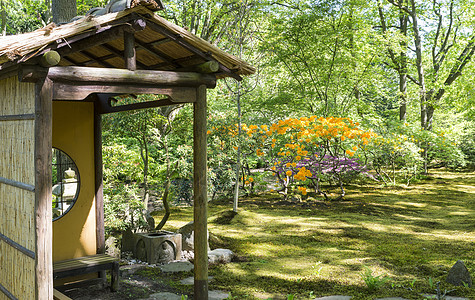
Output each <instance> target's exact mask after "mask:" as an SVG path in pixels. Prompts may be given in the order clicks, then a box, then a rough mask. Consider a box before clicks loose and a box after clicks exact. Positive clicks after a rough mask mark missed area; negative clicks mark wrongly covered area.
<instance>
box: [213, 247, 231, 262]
mask: <svg viewBox="0 0 475 300" xmlns="http://www.w3.org/2000/svg"><path fill="white" fill-rule="evenodd" d="M233 257H234V253H233V252H232V251H231V250H229V249H214V250H213V251H210V252H208V261H209V263H210V264H219V263H222V264H227V263H230V262H231V260H232V259H233Z"/></svg>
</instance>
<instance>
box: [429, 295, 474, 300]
mask: <svg viewBox="0 0 475 300" xmlns="http://www.w3.org/2000/svg"><path fill="white" fill-rule="evenodd" d="M422 296H424V297H426V298H427V299H437V295H435V294H434V295H422ZM444 299H445V300H469V299H468V298H464V297H455V296H445V298H444Z"/></svg>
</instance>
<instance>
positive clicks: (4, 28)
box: [0, 0, 7, 36]
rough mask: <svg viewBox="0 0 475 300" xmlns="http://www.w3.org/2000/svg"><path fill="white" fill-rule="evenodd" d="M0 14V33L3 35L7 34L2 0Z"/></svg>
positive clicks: (1, 1) (5, 15)
mask: <svg viewBox="0 0 475 300" xmlns="http://www.w3.org/2000/svg"><path fill="white" fill-rule="evenodd" d="M0 14H1V20H2V24H1V25H0V31H1V33H0V35H2V36H5V35H7V12H6V10H5V3H3V0H0Z"/></svg>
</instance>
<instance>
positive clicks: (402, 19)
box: [399, 0, 408, 122]
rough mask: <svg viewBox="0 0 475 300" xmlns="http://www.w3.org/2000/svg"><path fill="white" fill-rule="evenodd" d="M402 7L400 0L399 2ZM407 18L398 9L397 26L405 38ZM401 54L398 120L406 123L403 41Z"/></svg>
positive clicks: (405, 56)
mask: <svg viewBox="0 0 475 300" xmlns="http://www.w3.org/2000/svg"><path fill="white" fill-rule="evenodd" d="M399 3H400V5H401V6H402V5H403V3H402V0H399ZM407 22H408V17H407V15H406V14H405V12H404V11H403V10H402V8H400V9H399V25H400V32H401V34H402V35H403V36H404V37H406V36H407ZM400 45H401V48H402V50H401V52H400V53H399V60H400V62H399V120H400V121H402V122H405V121H406V118H407V54H406V51H407V42H406V41H405V40H404V39H403V41H402V42H401V43H400Z"/></svg>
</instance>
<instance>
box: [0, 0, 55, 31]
mask: <svg viewBox="0 0 475 300" xmlns="http://www.w3.org/2000/svg"><path fill="white" fill-rule="evenodd" d="M1 10H4V12H5V16H6V28H5V29H6V34H7V35H11V34H18V33H25V32H30V31H33V30H36V29H38V28H40V27H43V26H45V25H46V24H48V22H49V19H48V18H49V11H48V7H47V6H46V3H45V2H44V1H37V0H2V7H1ZM1 10H0V11H1ZM0 33H1V32H0Z"/></svg>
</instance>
